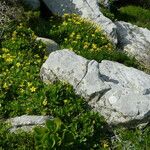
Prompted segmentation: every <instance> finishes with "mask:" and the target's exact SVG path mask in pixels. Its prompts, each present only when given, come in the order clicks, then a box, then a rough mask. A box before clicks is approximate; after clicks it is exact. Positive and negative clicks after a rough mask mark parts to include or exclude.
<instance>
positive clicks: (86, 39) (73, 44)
mask: <svg viewBox="0 0 150 150" xmlns="http://www.w3.org/2000/svg"><path fill="white" fill-rule="evenodd" d="M35 18H36V22H39V23H38V24H37V23H35V24H34V23H33V21H31V22H30V21H29V23H28V25H29V26H30V27H31V29H33V30H34V31H35V32H36V34H37V35H40V36H41V35H42V36H45V37H49V38H51V39H53V40H54V41H56V42H57V43H59V45H60V46H61V48H68V49H70V50H73V51H74V52H76V53H77V54H79V55H81V56H83V57H85V58H87V59H95V60H97V61H98V62H101V61H102V60H104V59H107V60H113V61H117V62H120V63H123V64H125V65H127V66H133V67H135V68H138V66H139V64H138V63H137V61H136V60H135V59H134V58H130V57H128V56H127V55H126V54H125V53H122V52H120V51H117V50H116V48H115V47H114V45H113V44H112V43H111V42H110V41H109V40H108V38H107V37H106V35H105V34H104V33H103V31H102V30H101V29H100V28H99V27H98V26H96V25H95V24H93V23H91V22H90V21H87V20H85V19H81V18H80V17H79V16H77V15H71V16H70V15H67V14H66V15H64V17H63V19H58V20H57V19H56V16H55V17H54V16H52V17H51V18H50V20H49V21H45V20H44V21H43V19H41V18H38V16H36V17H35ZM41 24H42V25H41ZM48 24H49V26H48ZM38 25H39V26H38Z"/></svg>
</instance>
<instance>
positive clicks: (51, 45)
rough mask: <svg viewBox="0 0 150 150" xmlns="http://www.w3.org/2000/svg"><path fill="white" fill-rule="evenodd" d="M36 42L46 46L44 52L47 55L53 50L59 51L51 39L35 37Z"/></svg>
mask: <svg viewBox="0 0 150 150" xmlns="http://www.w3.org/2000/svg"><path fill="white" fill-rule="evenodd" d="M36 40H37V41H42V42H43V43H44V44H45V45H46V50H47V52H48V53H51V52H52V51H55V50H59V45H58V44H57V43H56V42H55V41H53V40H51V39H47V38H42V37H37V38H36Z"/></svg>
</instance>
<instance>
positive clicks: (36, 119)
mask: <svg viewBox="0 0 150 150" xmlns="http://www.w3.org/2000/svg"><path fill="white" fill-rule="evenodd" d="M49 119H52V117H50V116H31V115H23V116H19V117H15V118H11V119H8V120H7V122H9V123H10V124H11V125H12V128H10V132H16V131H17V130H19V129H22V130H24V131H31V130H32V129H33V128H34V127H36V126H38V125H39V126H42V125H44V124H45V122H46V121H47V120H49Z"/></svg>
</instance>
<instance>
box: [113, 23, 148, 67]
mask: <svg viewBox="0 0 150 150" xmlns="http://www.w3.org/2000/svg"><path fill="white" fill-rule="evenodd" d="M116 25H117V34H118V42H119V45H120V47H121V48H122V49H123V50H124V51H126V52H127V53H128V54H129V55H131V56H134V57H135V58H136V59H137V60H138V61H139V62H141V63H143V64H144V65H145V66H146V67H147V68H149V67H150V31H149V30H148V29H146V28H140V27H138V26H136V25H132V24H130V23H126V22H123V21H117V22H116Z"/></svg>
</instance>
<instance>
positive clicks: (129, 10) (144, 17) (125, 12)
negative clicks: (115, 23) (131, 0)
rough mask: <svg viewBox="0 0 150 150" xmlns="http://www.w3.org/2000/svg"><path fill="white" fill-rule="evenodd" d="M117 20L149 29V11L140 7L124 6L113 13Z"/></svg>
mask: <svg viewBox="0 0 150 150" xmlns="http://www.w3.org/2000/svg"><path fill="white" fill-rule="evenodd" d="M115 17H116V18H117V19H118V20H124V21H126V22H130V23H132V24H135V25H137V26H140V27H144V28H148V29H150V10H148V9H144V8H142V7H140V6H125V7H121V8H120V9H119V10H118V13H115Z"/></svg>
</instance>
